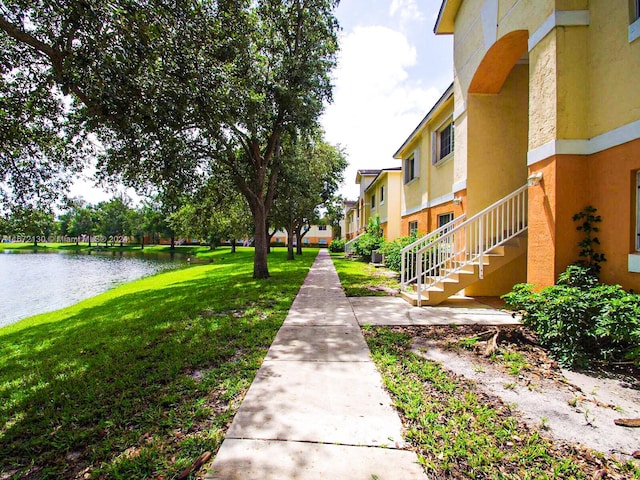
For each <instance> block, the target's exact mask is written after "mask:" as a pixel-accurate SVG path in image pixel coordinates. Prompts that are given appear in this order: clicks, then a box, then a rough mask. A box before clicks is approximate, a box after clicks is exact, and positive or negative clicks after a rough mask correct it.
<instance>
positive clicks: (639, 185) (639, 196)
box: [636, 171, 640, 252]
mask: <svg viewBox="0 0 640 480" xmlns="http://www.w3.org/2000/svg"><path fill="white" fill-rule="evenodd" d="M636 252H640V171H638V172H637V173H636Z"/></svg>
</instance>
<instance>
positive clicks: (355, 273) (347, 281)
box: [331, 253, 400, 297]
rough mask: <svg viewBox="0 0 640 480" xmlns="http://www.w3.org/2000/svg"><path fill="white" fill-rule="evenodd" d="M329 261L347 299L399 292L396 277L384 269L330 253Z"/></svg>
mask: <svg viewBox="0 0 640 480" xmlns="http://www.w3.org/2000/svg"><path fill="white" fill-rule="evenodd" d="M331 259H332V260H333V265H334V266H335V267H336V271H337V272H338V276H339V277H340V282H341V283H342V286H343V288H344V291H345V293H346V294H347V297H372V296H384V295H390V294H391V292H392V291H396V292H399V291H400V281H399V278H398V276H397V275H394V274H393V272H391V271H390V270H388V269H386V268H376V267H374V266H373V265H371V264H370V263H368V262H363V261H360V260H354V259H351V258H346V257H345V256H344V254H343V253H332V254H331ZM390 275H392V276H390Z"/></svg>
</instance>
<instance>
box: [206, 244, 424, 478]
mask: <svg viewBox="0 0 640 480" xmlns="http://www.w3.org/2000/svg"><path fill="white" fill-rule="evenodd" d="M401 430H402V425H401V423H400V419H399V417H398V415H397V413H396V412H395V411H394V410H393V408H392V407H391V399H390V398H389V395H388V394H387V393H386V391H385V390H384V389H383V387H382V381H381V378H380V375H379V374H378V372H377V370H376V368H375V366H374V365H373V362H372V361H371V359H370V357H369V349H368V347H367V345H366V343H365V341H364V337H363V336H362V332H361V331H360V328H359V326H358V322H357V320H356V317H355V315H354V313H353V310H352V307H351V304H350V303H349V301H348V300H347V297H346V296H345V294H344V292H343V290H342V287H341V286H340V280H339V279H338V275H337V273H336V271H335V269H334V267H333V263H332V262H331V258H330V257H329V254H328V253H327V252H326V251H325V250H322V251H321V252H320V253H319V254H318V257H317V259H316V261H315V263H314V264H313V267H312V268H311V270H310V271H309V274H308V276H307V278H306V280H305V282H304V284H303V286H302V287H301V289H300V291H299V292H298V295H297V296H296V299H295V300H294V302H293V305H292V307H291V310H290V311H289V315H288V316H287V318H286V320H285V322H284V324H283V326H282V327H281V328H280V331H279V332H278V334H277V336H276V338H275V340H274V342H273V344H272V345H271V348H270V349H269V352H268V353H267V356H266V358H265V360H264V363H263V365H262V366H261V367H260V369H259V370H258V373H257V374H256V377H255V379H254V381H253V383H252V384H251V387H250V388H249V391H248V392H247V395H246V397H245V399H244V401H243V402H242V405H241V406H240V408H239V410H238V412H237V413H236V416H235V418H234V420H233V423H232V425H231V427H230V428H229V430H228V432H227V435H226V437H225V440H224V442H223V443H222V446H221V447H220V450H219V452H218V454H217V456H216V458H215V461H214V462H213V465H212V469H211V470H210V471H209V472H208V473H207V475H206V477H205V478H207V479H217V480H231V479H242V480H248V479H260V480H272V479H273V480H276V479H277V480H288V479H301V480H307V479H314V480H315V479H350V480H352V479H353V480H359V479H361V480H372V479H380V480H383V479H407V480H410V479H422V480H424V479H426V478H427V477H426V476H425V475H424V473H423V471H422V468H421V467H420V466H419V464H418V459H417V457H416V455H415V454H414V453H413V452H411V451H408V450H403V447H404V442H403V440H402V435H401Z"/></svg>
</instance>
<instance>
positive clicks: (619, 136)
mask: <svg viewBox="0 0 640 480" xmlns="http://www.w3.org/2000/svg"><path fill="white" fill-rule="evenodd" d="M638 138H640V120H636V121H635V122H631V123H627V124H626V125H623V126H622V127H618V128H615V129H613V130H610V131H608V132H605V133H603V134H601V135H598V136H597V137H593V138H591V139H575V140H552V141H550V142H547V143H545V144H544V145H541V146H539V147H538V148H534V149H533V150H529V151H528V152H527V165H528V166H531V165H533V164H536V163H538V162H540V161H542V160H544V159H546V158H549V157H551V156H553V155H593V154H594V153H598V152H602V151H604V150H608V149H609V148H613V147H616V146H618V145H622V144H623V143H627V142H631V141H633V140H637V139H638Z"/></svg>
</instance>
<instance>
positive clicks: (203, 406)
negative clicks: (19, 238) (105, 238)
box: [0, 257, 312, 478]
mask: <svg viewBox="0 0 640 480" xmlns="http://www.w3.org/2000/svg"><path fill="white" fill-rule="evenodd" d="M283 258H284V257H283ZM234 260H235V259H234ZM272 261H273V260H272ZM311 261H312V258H309V259H307V260H306V261H304V262H296V264H289V265H287V270H286V274H285V273H282V274H280V275H278V276H275V277H272V278H271V279H268V280H266V281H256V280H253V279H251V278H250V268H244V267H242V268H236V267H235V266H234V265H233V264H232V263H231V262H229V265H228V266H226V267H225V268H219V266H217V267H209V266H205V267H193V268H195V269H206V270H203V271H202V275H201V276H200V277H198V278H194V279H192V280H187V281H183V282H179V283H174V284H169V285H166V286H164V287H162V288H156V289H147V290H142V291H138V292H133V293H129V294H123V295H121V296H118V297H115V298H109V299H106V300H104V301H103V302H101V303H100V302H94V303H93V304H91V305H89V306H87V307H85V308H83V309H78V308H76V309H75V310H74V309H73V307H72V309H69V310H70V311H72V312H73V313H72V314H69V316H67V317H66V318H63V319H61V320H59V321H55V322H51V323H42V324H38V325H33V326H29V327H26V328H24V329H19V330H17V331H13V332H9V333H7V334H4V335H2V336H0V339H1V342H2V343H1V346H0V420H1V421H0V445H2V450H1V454H0V457H2V461H0V472H2V473H5V474H9V478H12V476H13V478H62V477H65V478H68V477H73V476H75V475H76V474H77V473H78V472H80V471H82V470H84V469H86V468H89V469H90V470H88V472H92V473H93V475H99V474H101V473H106V475H107V476H119V475H121V476H124V477H128V478H133V477H136V476H147V475H158V474H159V473H160V472H163V474H164V475H168V476H171V475H174V474H175V473H176V472H178V471H180V470H181V469H182V468H184V467H185V466H186V465H189V464H190V463H191V462H192V461H193V460H194V456H195V457H196V458H197V456H198V455H200V454H201V453H202V452H203V451H204V450H203V449H206V450H213V451H215V450H217V448H218V446H219V443H220V442H221V439H222V435H221V434H220V433H219V432H218V431H219V430H220V429H224V427H225V426H226V424H227V423H228V422H229V421H230V415H231V413H232V411H233V409H231V410H229V409H228V406H229V404H230V403H233V402H234V399H235V396H237V395H239V394H241V392H242V391H243V389H244V388H246V387H247V386H248V385H249V384H250V383H251V379H252V378H253V376H254V374H255V371H256V370H257V368H258V367H259V365H260V363H261V361H262V358H263V357H264V355H265V353H266V350H267V348H268V347H269V345H270V344H271V342H272V340H273V338H274V336H275V334H276V332H277V330H278V328H279V327H280V325H281V324H282V321H283V320H284V318H285V316H286V313H287V311H288V309H289V307H290V304H291V301H292V300H293V298H294V296H295V293H296V292H297V290H298V289H299V287H300V285H301V284H302V281H303V280H304V277H305V275H306V272H307V270H308V267H309V265H310V264H311ZM274 263H275V264H276V265H277V262H274ZM276 269H277V268H276ZM172 456H173V457H175V458H173V459H172V458H171V457H172Z"/></svg>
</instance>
